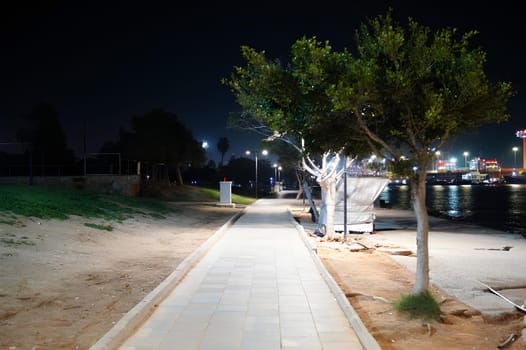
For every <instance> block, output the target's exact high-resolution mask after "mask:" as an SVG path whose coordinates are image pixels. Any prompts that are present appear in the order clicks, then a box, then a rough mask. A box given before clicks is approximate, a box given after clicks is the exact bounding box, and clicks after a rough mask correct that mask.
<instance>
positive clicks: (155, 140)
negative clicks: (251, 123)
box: [106, 109, 206, 183]
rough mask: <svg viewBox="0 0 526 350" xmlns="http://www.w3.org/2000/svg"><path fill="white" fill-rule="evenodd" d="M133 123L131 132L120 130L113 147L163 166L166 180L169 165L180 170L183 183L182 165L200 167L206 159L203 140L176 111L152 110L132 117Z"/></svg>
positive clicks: (180, 179)
mask: <svg viewBox="0 0 526 350" xmlns="http://www.w3.org/2000/svg"><path fill="white" fill-rule="evenodd" d="M131 126H132V130H131V131H127V130H124V129H121V131H120V135H119V140H118V141H117V142H116V144H115V145H113V146H112V147H111V148H112V149H113V150H115V149H117V150H119V151H120V152H123V153H124V154H125V156H126V157H128V158H130V159H136V160H140V161H144V162H151V163H154V164H158V165H164V169H165V175H164V176H163V179H164V180H167V172H168V170H169V167H173V168H175V169H176V170H177V177H178V179H177V180H178V182H180V183H182V176H181V172H180V171H181V167H183V166H186V165H188V164H193V165H194V166H201V165H203V164H204V162H205V160H206V156H205V152H204V150H203V148H202V147H201V143H200V142H198V141H197V140H195V139H194V137H193V134H192V131H191V130H190V129H188V128H187V127H185V126H184V124H183V123H181V121H179V119H178V118H177V116H176V115H175V114H173V113H169V112H166V111H164V110H162V109H153V110H151V111H150V112H147V113H145V114H144V115H143V116H135V117H133V118H132V120H131ZM109 146H111V145H106V148H108V147H109Z"/></svg>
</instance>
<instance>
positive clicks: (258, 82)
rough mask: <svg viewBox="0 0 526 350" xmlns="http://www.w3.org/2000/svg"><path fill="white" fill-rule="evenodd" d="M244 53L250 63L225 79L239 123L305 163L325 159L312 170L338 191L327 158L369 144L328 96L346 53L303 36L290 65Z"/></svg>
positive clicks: (328, 227) (293, 50)
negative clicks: (278, 141)
mask: <svg viewBox="0 0 526 350" xmlns="http://www.w3.org/2000/svg"><path fill="white" fill-rule="evenodd" d="M242 54H243V57H244V58H245V60H246V61H247V65H246V66H245V67H236V68H235V71H234V73H233V74H232V75H231V76H230V78H229V79H225V80H223V82H224V83H225V84H226V85H228V86H229V87H230V88H231V90H232V92H233V93H234V95H235V96H236V98H237V102H238V103H239V104H240V105H241V107H242V108H243V113H242V114H241V115H240V116H239V118H238V124H242V125H248V126H249V128H250V129H251V130H255V131H257V132H259V133H262V132H264V131H265V132H266V136H268V137H270V138H272V139H277V138H279V139H282V140H284V141H286V142H288V143H289V144H291V145H292V146H293V147H294V148H296V149H297V150H298V151H299V154H300V157H301V158H304V159H305V160H306V162H304V164H307V163H310V164H314V163H313V162H312V161H311V160H310V157H309V155H311V154H321V155H323V161H322V168H317V167H313V166H310V167H308V168H307V169H309V170H312V172H313V174H317V175H318V176H319V177H318V178H317V181H318V182H319V183H320V186H321V187H322V189H324V190H328V191H331V193H333V192H334V193H335V191H336V183H337V176H338V174H339V173H338V172H335V171H333V167H332V166H329V165H330V164H332V162H329V161H327V160H328V158H327V157H328V156H329V155H331V154H332V155H333V156H334V153H340V152H341V153H342V154H347V153H348V151H349V150H350V149H352V150H353V153H357V152H359V151H360V150H361V149H363V145H365V144H366V142H364V140H365V138H363V137H361V136H360V134H359V133H357V132H356V130H353V128H354V129H355V124H349V123H348V121H347V120H345V118H344V117H345V114H343V113H335V112H334V109H333V106H332V104H331V100H330V96H328V95H327V93H326V91H327V90H328V89H329V88H330V87H331V86H332V84H335V83H337V81H338V80H337V79H338V77H340V76H341V75H342V74H344V72H345V70H346V67H347V64H348V63H347V59H348V58H349V56H348V55H347V53H342V54H331V47H330V46H329V45H328V43H321V42H318V41H317V40H315V39H305V38H303V39H301V40H298V41H297V42H296V43H294V44H293V46H292V48H291V59H290V64H289V65H288V66H286V67H283V65H282V64H281V63H280V62H279V61H271V60H269V59H268V58H266V56H265V52H257V51H255V50H254V49H251V48H249V47H246V46H244V47H242ZM310 79H316V81H317V82H318V84H315V85H312V84H309V83H308V81H309V80H310ZM300 144H301V146H299V145H300ZM337 157H339V155H337ZM330 158H333V157H330ZM307 159H308V160H307ZM324 166H327V168H324ZM324 199H325V200H329V201H331V200H335V197H334V196H330V195H327V196H325V197H324ZM333 206H334V203H328V204H327V208H330V207H333ZM327 214H328V215H327V219H328V220H327V225H326V233H327V238H329V239H331V238H332V237H333V234H334V227H333V225H332V224H331V223H332V222H333V218H332V216H331V218H329V213H327ZM331 215H332V214H331Z"/></svg>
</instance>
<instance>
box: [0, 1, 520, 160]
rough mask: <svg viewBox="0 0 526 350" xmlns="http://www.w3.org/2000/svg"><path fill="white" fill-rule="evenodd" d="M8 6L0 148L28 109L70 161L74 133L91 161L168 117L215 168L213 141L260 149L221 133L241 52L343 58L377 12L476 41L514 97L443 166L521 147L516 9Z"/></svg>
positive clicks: (448, 4) (0, 63)
mask: <svg viewBox="0 0 526 350" xmlns="http://www.w3.org/2000/svg"><path fill="white" fill-rule="evenodd" d="M17 3H19V5H12V4H11V5H9V7H8V5H0V6H1V8H0V29H1V31H0V42H1V43H2V44H1V45H2V50H1V51H0V143H2V142H16V139H15V128H16V119H17V117H19V116H21V115H24V114H27V113H29V112H30V111H31V108H32V106H33V105H34V104H36V103H38V102H47V103H49V104H51V105H52V106H54V108H55V109H56V110H57V111H58V113H59V114H60V118H61V121H62V125H63V126H64V128H65V130H66V132H67V135H68V144H69V145H70V147H71V148H72V149H74V150H75V151H76V152H77V153H78V154H80V153H81V152H82V139H83V133H84V125H86V135H87V148H88V149H87V151H88V152H97V151H98V149H99V147H100V146H101V145H102V144H103V143H104V142H105V141H110V140H115V138H116V136H117V134H118V130H119V128H121V127H123V128H129V125H128V123H129V120H130V119H131V117H132V116H133V115H143V114H144V113H145V112H147V111H149V110H151V109H152V108H162V109H165V110H167V111H170V112H173V113H175V114H177V115H178V116H179V118H180V119H181V120H182V121H183V123H184V124H185V125H186V126H188V127H189V128H190V129H192V130H193V133H194V137H195V138H196V139H198V140H206V141H208V143H209V144H210V148H209V151H208V156H209V159H211V160H214V161H215V162H216V163H217V162H218V161H219V159H220V155H219V153H218V152H217V149H216V143H217V141H218V139H219V137H221V136H225V137H227V138H228V139H229V140H230V150H229V151H228V153H227V155H226V156H225V159H226V160H228V159H229V158H230V157H231V156H233V155H234V156H241V155H243V153H244V150H245V149H249V148H251V149H254V148H256V147H258V145H259V140H258V137H257V135H255V134H250V133H247V132H244V131H239V130H234V129H229V128H227V122H226V119H227V116H228V114H229V113H230V112H234V111H237V110H238V107H237V105H236V104H235V101H234V97H233V95H232V94H231V93H230V91H229V90H228V88H227V87H226V86H224V85H222V84H221V83H220V80H221V79H222V78H224V77H227V76H228V75H229V74H230V72H231V71H232V70H233V67H234V66H236V65H242V64H243V61H242V60H241V55H240V46H241V45H249V46H252V47H254V48H256V49H257V50H265V51H266V52H267V54H268V55H269V56H270V57H276V58H280V59H281V60H282V61H285V62H286V61H287V58H288V52H289V49H290V46H291V44H292V43H293V42H294V41H295V40H297V39H299V38H300V37H302V36H307V37H310V36H316V37H317V38H318V39H321V40H328V41H329V42H330V43H331V44H332V46H333V48H334V49H337V50H340V49H343V48H344V47H348V48H351V50H352V48H354V39H353V35H354V32H355V30H356V29H357V27H358V25H359V23H361V22H363V21H364V20H366V19H367V18H372V17H375V16H377V15H379V14H385V12H386V10H387V9H388V7H392V8H393V10H394V16H395V18H396V19H397V20H400V21H401V22H405V20H406V19H407V17H412V18H414V19H415V20H417V21H418V22H419V23H421V24H424V25H427V26H430V27H431V28H443V27H456V28H458V29H459V30H460V31H462V32H464V31H467V30H472V29H476V30H478V31H480V34H479V36H478V37H477V45H479V46H480V47H482V48H483V49H484V50H485V51H486V52H487V56H488V64H487V71H488V73H489V76H490V78H491V79H492V80H497V79H498V80H506V81H511V82H512V83H513V86H514V88H515V90H516V91H517V96H516V97H514V98H513V99H512V101H511V103H510V105H509V107H510V108H509V109H510V112H511V115H512V118H511V120H510V121H509V122H507V123H504V124H501V125H489V126H486V127H483V128H481V129H479V130H475V131H470V132H469V133H467V135H463V136H460V137H458V138H456V139H455V140H454V142H453V143H452V146H451V149H449V150H445V151H446V152H447V151H449V155H450V156H456V157H458V158H459V159H461V158H462V153H463V152H464V151H468V152H470V154H471V155H479V156H482V157H484V158H493V157H496V158H498V159H499V160H500V161H502V162H503V165H504V166H509V167H511V166H513V152H512V150H511V149H512V147H513V146H521V142H520V140H519V139H517V138H515V137H514V133H515V130H516V129H520V128H526V120H525V119H524V117H523V113H524V112H525V111H526V91H525V89H526V69H525V68H524V64H525V63H526V48H525V45H524V44H525V40H524V38H525V34H526V30H525V29H524V27H523V24H522V23H521V22H522V11H521V10H520V9H519V5H518V4H519V2H513V1H498V2H491V3H490V4H491V6H488V5H486V4H485V3H484V2H480V1H477V2H466V1H445V0H444V1H418V2H414V3H413V2H410V1H373V0H370V1H350V0H348V1H334V2H332V1H318V2H316V3H315V4H308V2H296V3H291V2H285V1H281V2H272V1H264V2H254V3H253V2H251V1H247V2H245V3H243V4H238V3H237V2H236V3H235V4H236V5H234V3H231V2H225V1H223V2H221V1H218V2H215V3H213V4H208V3H206V2H203V1H201V2H199V1H196V2H188V3H184V4H182V3H181V2H179V1H178V2H176V1H173V2H164V3H160V2H155V1H144V2H142V3H137V2H133V1H123V2H118V1H111V2H110V1H107V2H96V1H83V2H79V1H40V2H39V3H40V4H34V3H31V2H24V1H20V2H17ZM13 6H15V7H13ZM6 147H9V146H2V148H1V149H2V150H5V151H8V149H7V148H6ZM517 159H522V149H521V151H519V152H518V154H517Z"/></svg>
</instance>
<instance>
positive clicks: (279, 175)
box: [278, 165, 283, 181]
mask: <svg viewBox="0 0 526 350" xmlns="http://www.w3.org/2000/svg"><path fill="white" fill-rule="evenodd" d="M282 169H283V168H282V167H281V165H279V166H278V181H281V170H282Z"/></svg>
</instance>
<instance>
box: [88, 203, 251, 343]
mask: <svg viewBox="0 0 526 350" xmlns="http://www.w3.org/2000/svg"><path fill="white" fill-rule="evenodd" d="M245 211H246V208H244V209H243V210H241V211H240V212H239V213H236V214H235V215H233V216H232V217H231V218H230V219H229V220H228V221H227V222H226V223H225V224H224V225H223V226H221V227H220V228H219V229H218V230H217V231H216V232H215V233H214V234H213V235H212V236H210V237H209V238H208V239H207V240H206V241H205V242H203V243H202V244H201V245H200V246H199V247H198V248H197V249H196V250H194V251H193V252H192V253H191V254H190V255H188V256H187V257H186V258H185V259H184V260H183V261H182V262H181V263H180V264H179V265H177V267H176V269H175V270H174V271H173V272H172V273H171V274H170V275H169V276H168V277H166V278H165V279H164V280H163V281H162V282H161V283H160V284H159V285H158V286H157V287H155V289H154V290H152V291H151V292H150V293H148V294H147V295H146V296H145V297H144V298H143V299H142V300H141V301H140V302H139V303H138V304H137V305H135V306H134V307H133V308H132V309H131V310H130V311H128V312H127V313H126V314H125V315H124V316H123V317H122V318H121V319H120V320H119V321H118V322H117V323H116V324H115V325H114V326H113V327H112V328H111V329H110V330H109V331H108V332H107V333H106V334H105V335H104V336H102V338H100V339H99V340H98V341H97V342H96V343H95V344H94V345H92V346H91V347H90V348H89V349H90V350H112V349H117V348H118V347H119V346H121V345H122V344H123V343H124V342H125V341H126V339H128V338H129V337H130V336H131V335H132V334H133V332H135V331H136V330H137V328H138V327H139V326H140V325H141V324H142V323H143V322H144V321H145V320H146V319H147V318H148V317H149V316H151V314H152V313H153V312H154V311H155V309H156V308H157V306H158V305H159V304H160V303H161V302H162V301H163V300H164V299H165V298H166V297H167V296H168V295H169V294H170V293H171V292H172V291H173V289H174V288H175V287H176V286H177V285H178V284H179V282H180V281H181V280H182V279H183V278H184V277H185V276H186V275H187V274H188V272H189V271H190V270H191V269H192V268H193V267H194V266H195V265H196V264H197V263H198V262H199V261H200V260H201V259H202V258H203V257H204V256H205V255H206V253H207V252H208V250H210V248H211V247H212V246H213V245H214V244H215V243H216V242H217V241H219V240H220V239H221V238H222V237H223V236H224V234H225V232H226V231H227V229H228V228H230V226H232V225H233V224H234V223H235V222H236V221H237V220H238V219H239V218H240V217H241V216H242V215H243V214H244V213H245Z"/></svg>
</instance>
